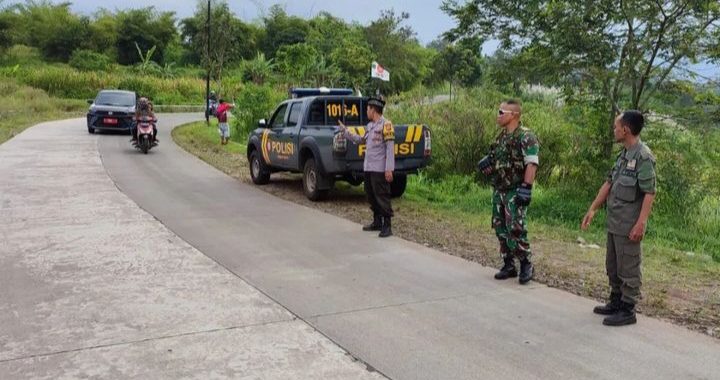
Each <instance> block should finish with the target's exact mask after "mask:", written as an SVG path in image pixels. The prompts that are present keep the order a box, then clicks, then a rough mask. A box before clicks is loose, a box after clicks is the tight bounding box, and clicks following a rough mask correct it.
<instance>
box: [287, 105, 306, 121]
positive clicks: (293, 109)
mask: <svg viewBox="0 0 720 380" xmlns="http://www.w3.org/2000/svg"><path fill="white" fill-rule="evenodd" d="M301 111H302V103H301V102H295V103H293V104H291V105H290V115H289V116H288V124H287V125H288V127H294V126H296V125H298V122H299V121H300V116H301V115H302V113H301Z"/></svg>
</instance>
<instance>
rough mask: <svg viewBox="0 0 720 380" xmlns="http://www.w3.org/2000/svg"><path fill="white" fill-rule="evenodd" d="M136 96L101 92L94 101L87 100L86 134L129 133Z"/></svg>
mask: <svg viewBox="0 0 720 380" xmlns="http://www.w3.org/2000/svg"><path fill="white" fill-rule="evenodd" d="M136 102H137V95H135V93H134V92H132V91H122V90H102V91H100V92H99V93H98V94H97V97H95V100H92V99H91V100H88V103H89V104H90V109H89V110H88V114H87V128H88V133H95V131H96V130H106V131H123V132H127V133H130V131H131V130H132V127H133V123H134V121H133V116H134V115H135V104H136Z"/></svg>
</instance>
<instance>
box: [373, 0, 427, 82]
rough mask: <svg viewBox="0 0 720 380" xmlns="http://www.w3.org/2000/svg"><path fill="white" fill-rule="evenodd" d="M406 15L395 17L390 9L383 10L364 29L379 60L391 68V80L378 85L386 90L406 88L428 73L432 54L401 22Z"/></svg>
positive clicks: (407, 16) (389, 69)
mask: <svg viewBox="0 0 720 380" xmlns="http://www.w3.org/2000/svg"><path fill="white" fill-rule="evenodd" d="M408 18H410V15H409V14H408V13H402V14H400V15H399V16H396V15H395V13H394V12H393V11H383V12H381V14H380V18H379V19H377V20H375V21H373V22H371V23H370V25H369V26H368V27H367V28H365V38H366V40H367V41H368V44H369V45H370V47H371V49H372V51H373V53H374V54H375V55H376V56H377V59H378V63H380V64H381V65H382V66H383V67H385V68H387V69H388V71H390V82H383V83H381V84H379V86H380V88H381V89H383V90H384V91H386V92H389V93H399V92H401V91H406V90H409V89H410V88H412V87H413V86H415V85H416V84H418V83H420V82H421V81H422V80H423V78H424V77H425V76H426V75H427V74H428V72H429V63H430V59H431V53H430V51H427V50H426V49H424V48H423V47H421V46H420V44H419V43H418V41H417V39H416V38H415V32H413V30H412V29H411V28H410V27H409V26H403V25H402V23H403V22H404V21H405V20H407V19H408Z"/></svg>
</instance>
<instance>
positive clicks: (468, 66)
mask: <svg viewBox="0 0 720 380" xmlns="http://www.w3.org/2000/svg"><path fill="white" fill-rule="evenodd" d="M432 69H433V77H434V78H433V79H434V80H435V81H441V80H446V81H449V82H450V83H451V84H453V83H460V84H462V85H465V86H472V85H474V84H477V83H478V82H479V81H480V77H481V74H482V59H481V58H480V57H479V54H478V53H477V52H473V51H472V50H470V49H468V48H466V47H464V46H462V45H460V44H457V45H447V46H445V47H444V48H443V49H442V50H441V51H440V53H439V54H438V55H436V56H435V58H434V59H433V64H432Z"/></svg>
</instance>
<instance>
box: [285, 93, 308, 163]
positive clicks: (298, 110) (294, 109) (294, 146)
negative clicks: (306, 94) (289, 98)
mask: <svg viewBox="0 0 720 380" xmlns="http://www.w3.org/2000/svg"><path fill="white" fill-rule="evenodd" d="M302 116H303V103H302V102H292V103H290V109H289V110H288V118H287V123H286V125H285V128H283V130H282V132H281V133H280V136H281V141H282V142H283V143H284V144H286V147H288V149H286V153H287V155H286V156H287V160H286V161H285V162H286V164H287V168H290V169H302V168H300V167H299V165H300V149H299V144H300V140H299V139H300V128H301V125H300V121H301V119H302Z"/></svg>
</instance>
